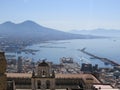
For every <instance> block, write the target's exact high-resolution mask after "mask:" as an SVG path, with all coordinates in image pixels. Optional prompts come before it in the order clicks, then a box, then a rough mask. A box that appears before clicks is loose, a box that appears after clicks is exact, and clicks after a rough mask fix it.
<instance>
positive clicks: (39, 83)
mask: <svg viewBox="0 0 120 90" xmlns="http://www.w3.org/2000/svg"><path fill="white" fill-rule="evenodd" d="M37 86H38V89H41V81H40V80H38V81H37Z"/></svg>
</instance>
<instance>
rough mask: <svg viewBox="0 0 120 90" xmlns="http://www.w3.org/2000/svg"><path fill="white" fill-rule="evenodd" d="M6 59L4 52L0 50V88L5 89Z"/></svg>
mask: <svg viewBox="0 0 120 90" xmlns="http://www.w3.org/2000/svg"><path fill="white" fill-rule="evenodd" d="M6 66H7V63H6V59H5V55H4V52H0V90H6V89H7V77H6V75H5V72H6Z"/></svg>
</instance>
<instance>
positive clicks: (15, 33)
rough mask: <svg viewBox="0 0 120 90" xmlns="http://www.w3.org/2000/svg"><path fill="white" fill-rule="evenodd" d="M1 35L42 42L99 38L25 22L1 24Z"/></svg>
mask: <svg viewBox="0 0 120 90" xmlns="http://www.w3.org/2000/svg"><path fill="white" fill-rule="evenodd" d="M0 35H1V36H3V37H8V38H18V39H40V40H43V41H44V40H64V39H83V38H98V37H97V36H92V35H80V34H72V33H67V32H62V31H59V30H55V29H51V28H47V27H44V26H41V25H39V24H37V23H35V22H33V21H29V20H28V21H24V22H22V23H19V24H15V23H13V22H10V21H8V22H5V23H3V24H0Z"/></svg>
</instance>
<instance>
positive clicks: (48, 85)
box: [46, 80, 50, 89]
mask: <svg viewBox="0 0 120 90" xmlns="http://www.w3.org/2000/svg"><path fill="white" fill-rule="evenodd" d="M46 88H47V89H50V81H49V80H47V81H46Z"/></svg>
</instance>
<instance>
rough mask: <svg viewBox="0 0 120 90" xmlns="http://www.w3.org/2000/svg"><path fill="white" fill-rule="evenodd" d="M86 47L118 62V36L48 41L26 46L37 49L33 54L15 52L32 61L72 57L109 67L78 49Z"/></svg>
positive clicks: (119, 45)
mask: <svg viewBox="0 0 120 90" xmlns="http://www.w3.org/2000/svg"><path fill="white" fill-rule="evenodd" d="M82 48H86V49H85V50H86V51H87V52H90V53H92V54H94V55H97V56H99V57H104V58H108V59H111V60H113V61H115V62H117V63H120V38H104V39H73V40H59V41H48V42H44V43H40V44H35V45H32V46H27V47H26V49H33V50H39V51H38V52H35V54H34V55H33V54H26V53H24V52H23V53H21V54H16V55H17V56H23V57H29V58H32V59H33V60H34V61H38V60H42V59H47V61H52V62H53V63H58V64H59V63H60V58H61V57H72V58H73V59H74V61H75V62H78V63H79V64H81V63H91V64H93V65H95V64H98V65H99V67H111V66H110V65H105V64H104V63H103V62H101V61H100V60H98V59H93V58H91V57H90V56H88V55H86V54H84V53H82V52H80V51H79V50H78V49H82Z"/></svg>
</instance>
